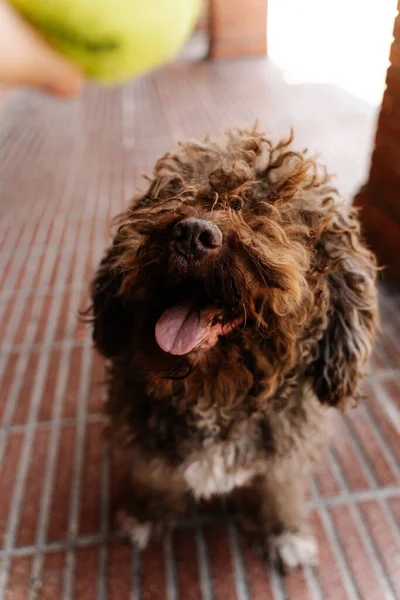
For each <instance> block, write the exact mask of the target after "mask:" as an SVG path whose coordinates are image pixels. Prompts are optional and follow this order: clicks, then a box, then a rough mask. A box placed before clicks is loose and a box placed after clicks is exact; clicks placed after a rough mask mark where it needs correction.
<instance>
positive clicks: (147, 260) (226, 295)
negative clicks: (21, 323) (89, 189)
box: [93, 132, 332, 369]
mask: <svg viewBox="0 0 400 600" xmlns="http://www.w3.org/2000/svg"><path fill="white" fill-rule="evenodd" d="M290 141H291V140H287V141H286V142H284V143H281V144H279V145H278V146H275V147H273V146H272V145H271V144H270V142H269V141H268V140H267V139H265V138H264V137H263V136H262V135H261V134H259V133H257V132H251V133H241V132H238V133H236V134H231V135H229V136H228V141H227V143H226V144H225V145H219V144H217V143H214V142H211V141H208V140H207V141H206V142H204V143H191V144H185V145H182V146H181V148H180V150H179V151H178V152H177V153H176V154H174V155H169V154H168V155H166V156H164V157H163V158H162V159H161V160H159V161H158V163H157V165H156V167H155V171H154V177H153V179H152V181H151V184H150V187H149V190H148V191H147V193H146V194H145V195H143V196H140V197H138V198H136V199H135V200H134V202H133V204H132V206H131V207H130V208H129V209H128V210H127V211H126V212H125V213H123V214H122V215H121V216H120V217H119V218H118V221H117V223H118V228H117V232H116V235H115V238H114V243H113V246H112V248H111V249H110V251H109V253H108V254H107V256H106V258H105V259H104V261H103V263H102V266H101V268H100V270H99V272H98V275H97V278H96V280H95V282H94V285H93V299H94V314H95V319H94V324H95V332H94V338H95V341H96V343H97V346H98V347H99V348H100V349H101V350H102V352H103V353H104V354H106V355H107V356H111V357H115V356H121V354H123V353H125V354H126V356H128V355H133V354H134V353H137V352H139V353H143V352H144V353H145V354H147V356H149V355H151V357H152V358H153V359H154V360H155V361H156V362H157V360H158V361H159V360H162V359H164V363H165V365H168V369H170V368H173V367H174V365H182V364H186V365H187V364H188V363H189V364H195V363H196V362H199V361H201V359H202V357H204V356H206V354H207V353H208V352H209V351H210V349H212V348H214V347H215V346H216V345H217V344H218V342H219V340H221V338H222V337H225V339H237V338H238V337H240V336H241V335H244V332H245V333H246V335H250V336H253V337H254V336H255V337H258V338H260V339H263V340H268V348H269V349H268V348H267V349H266V352H268V351H269V352H270V353H271V361H272V362H274V363H275V364H280V365H281V368H283V365H286V366H285V368H287V369H290V368H292V367H293V366H294V364H295V361H296V360H297V359H298V354H299V340H300V338H301V337H302V336H303V337H307V336H306V335H304V331H305V330H307V327H309V325H310V324H309V321H310V319H311V317H312V314H314V317H315V319H314V321H316V322H318V323H319V325H316V327H317V329H318V327H319V333H318V334H316V333H315V331H314V332H313V333H311V332H310V335H314V336H315V335H320V336H322V330H323V328H324V327H325V326H326V320H327V318H326V314H327V311H328V307H329V302H330V298H329V285H328V283H327V279H326V277H325V274H324V271H327V269H328V268H329V259H328V258H327V257H326V256H325V258H324V257H323V255H324V251H322V252H318V251H317V247H318V244H320V245H321V248H325V246H326V244H325V245H324V244H323V243H322V242H321V239H322V238H321V235H320V231H321V230H323V229H324V220H325V221H327V220H329V211H330V207H331V205H332V198H331V197H330V195H331V192H332V190H331V189H330V188H328V187H327V178H326V177H325V175H324V174H322V175H320V174H319V173H318V171H317V167H316V164H315V162H314V161H313V160H312V159H309V158H306V157H305V156H304V154H302V153H296V152H293V151H291V150H289V149H288V144H289V142H290ZM325 254H326V252H325ZM314 329H315V326H314ZM300 352H303V353H304V349H303V350H301V349H300ZM156 359H157V360H156ZM156 362H155V363H154V364H156ZM157 364H159V363H157Z"/></svg>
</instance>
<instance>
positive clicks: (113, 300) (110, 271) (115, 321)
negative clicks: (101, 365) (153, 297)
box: [91, 244, 133, 358]
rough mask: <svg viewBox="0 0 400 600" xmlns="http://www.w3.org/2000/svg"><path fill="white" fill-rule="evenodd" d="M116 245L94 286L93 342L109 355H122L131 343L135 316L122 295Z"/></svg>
mask: <svg viewBox="0 0 400 600" xmlns="http://www.w3.org/2000/svg"><path fill="white" fill-rule="evenodd" d="M117 254H118V250H117V246H116V244H114V245H113V246H112V247H111V248H110V249H109V251H108V252H107V254H106V256H105V257H104V258H103V260H102V261H101V263H100V266H99V268H98V271H97V273H96V275H95V277H94V279H93V282H92V285H91V296H92V308H91V319H92V322H93V341H94V343H95V346H96V348H97V349H98V350H99V351H100V352H101V353H102V354H103V355H104V356H106V357H107V358H111V357H114V356H118V355H119V354H121V352H122V351H123V350H124V348H126V346H127V344H128V342H129V331H130V330H131V326H132V319H133V316H132V314H131V311H129V309H128V307H127V306H126V305H125V304H124V302H123V299H122V298H121V296H120V295H119V291H120V288H121V284H122V275H121V271H120V270H119V269H118V267H117V266H116V260H115V259H116V256H117Z"/></svg>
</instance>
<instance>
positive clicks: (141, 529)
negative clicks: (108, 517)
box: [116, 510, 153, 550]
mask: <svg viewBox="0 0 400 600" xmlns="http://www.w3.org/2000/svg"><path fill="white" fill-rule="evenodd" d="M116 522H117V526H118V529H119V530H120V531H121V533H123V534H125V535H127V536H128V537H129V538H130V540H131V542H132V544H133V545H134V546H135V548H137V549H138V550H145V549H146V548H147V546H148V543H149V541H150V538H151V535H152V531H153V525H152V523H150V522H145V523H141V522H140V521H138V520H137V519H135V517H133V516H132V515H130V514H128V513H127V512H125V511H124V510H120V511H118V513H117V514H116Z"/></svg>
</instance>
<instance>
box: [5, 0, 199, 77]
mask: <svg viewBox="0 0 400 600" xmlns="http://www.w3.org/2000/svg"><path fill="white" fill-rule="evenodd" d="M11 2H12V4H13V5H14V6H15V7H16V8H17V10H19V11H20V13H21V14H22V15H23V16H24V17H25V18H26V19H27V20H28V21H30V22H31V23H32V25H34V26H35V27H36V28H37V29H39V30H40V31H41V32H42V33H43V35H44V36H45V37H46V38H47V39H48V40H49V42H50V43H52V44H53V45H54V46H55V47H56V48H57V49H58V50H59V51H60V52H62V53H63V54H65V55H66V56H68V57H69V58H70V59H71V60H72V61H74V62H76V63H77V64H78V65H80V66H81V67H82V69H83V71H84V72H85V73H86V75H87V76H88V77H91V78H93V79H96V80H98V81H100V82H102V83H118V82H122V81H125V80H127V79H130V78H132V77H135V76H137V75H140V74H142V73H145V72H146V71H150V70H151V69H154V68H156V67H159V66H161V65H162V64H163V63H165V62H167V61H168V60H169V59H171V58H172V57H173V56H174V55H175V54H176V53H177V52H178V51H179V49H180V48H181V46H182V45H183V44H184V42H185V41H186V40H187V39H188V37H189V35H190V33H191V31H192V29H193V27H194V25H195V23H196V19H197V18H198V15H199V10H200V0H11Z"/></svg>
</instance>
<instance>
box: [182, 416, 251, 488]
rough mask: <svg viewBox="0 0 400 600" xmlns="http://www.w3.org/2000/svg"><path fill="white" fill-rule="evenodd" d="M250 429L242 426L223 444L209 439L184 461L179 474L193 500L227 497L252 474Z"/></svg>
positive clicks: (245, 425)
mask: <svg viewBox="0 0 400 600" xmlns="http://www.w3.org/2000/svg"><path fill="white" fill-rule="evenodd" d="M253 434H254V431H253V427H251V426H249V425H247V424H242V425H241V426H240V427H238V428H237V429H236V430H235V431H234V432H232V435H231V436H230V438H229V439H228V440H226V441H221V440H217V439H212V438H211V437H210V439H209V440H207V442H208V443H206V444H205V445H204V446H203V448H202V449H200V450H197V451H196V452H194V453H193V454H192V455H189V457H188V458H187V459H186V460H185V461H184V463H183V465H182V474H183V477H184V479H185V481H186V484H187V485H188V487H189V488H190V490H191V491H192V493H193V495H194V496H195V497H197V498H205V499H207V498H210V497H212V496H214V495H221V494H227V493H229V492H231V491H232V490H233V489H234V488H236V487H240V486H242V485H244V484H245V483H246V482H248V481H249V480H250V479H251V478H252V477H253V476H254V475H255V474H256V462H255V456H256V447H255V444H254V439H253Z"/></svg>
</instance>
